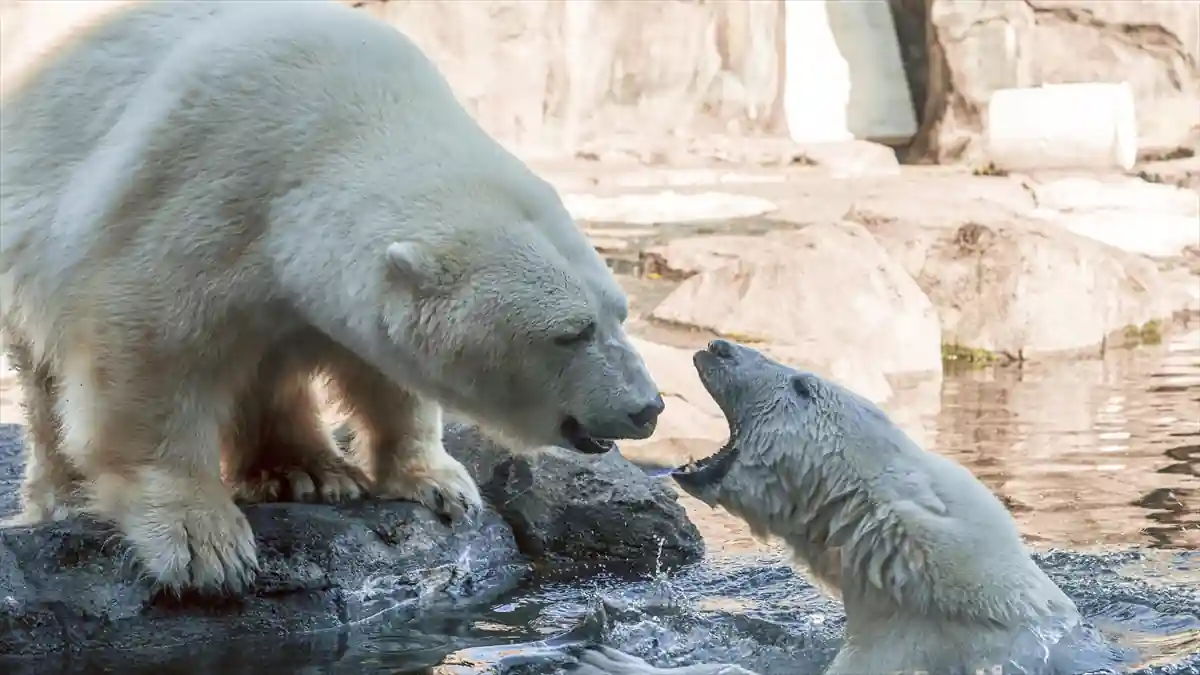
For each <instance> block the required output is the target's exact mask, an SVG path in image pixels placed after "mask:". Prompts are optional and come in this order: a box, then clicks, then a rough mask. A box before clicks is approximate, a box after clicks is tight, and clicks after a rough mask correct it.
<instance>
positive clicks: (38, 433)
mask: <svg viewBox="0 0 1200 675" xmlns="http://www.w3.org/2000/svg"><path fill="white" fill-rule="evenodd" d="M6 335H7V337H8V357H9V359H11V361H12V366H13V369H14V370H16V372H17V384H18V386H19V387H20V388H21V397H22V398H23V399H24V402H23V406H24V408H25V423H26V425H27V426H26V441H25V442H26V447H27V451H26V455H25V457H26V458H25V477H24V480H23V482H22V483H21V512H20V513H19V514H17V515H15V516H13V517H11V518H9V519H8V520H7V521H5V524H6V525H34V524H37V523H41V522H45V521H50V520H62V519H64V518H67V517H69V516H71V515H73V514H75V513H78V512H79V511H80V509H81V507H82V497H83V484H82V477H81V476H80V475H79V472H78V471H76V470H75V467H73V466H71V463H70V461H68V459H67V457H66V456H65V455H63V453H62V438H61V436H60V428H59V427H60V425H59V420H58V414H57V413H56V412H55V410H54V406H55V401H56V398H57V387H58V382H57V379H56V378H55V377H54V373H53V371H52V370H51V366H50V364H49V363H48V362H46V361H44V360H43V361H36V360H35V359H34V356H33V348H32V346H31V345H30V344H29V342H28V341H26V340H25V338H24V337H23V336H21V335H20V334H19V332H18V331H16V330H13V329H12V328H11V327H10V328H9V330H7V331H6Z"/></svg>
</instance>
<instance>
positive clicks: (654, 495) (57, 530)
mask: <svg viewBox="0 0 1200 675" xmlns="http://www.w3.org/2000/svg"><path fill="white" fill-rule="evenodd" d="M446 440H447V447H448V448H449V449H450V450H451V452H453V453H454V454H455V455H456V456H458V457H460V459H463V460H464V463H466V464H467V465H468V466H469V468H471V469H472V471H473V472H474V474H475V476H476V478H477V479H478V480H479V481H480V484H481V487H482V488H483V491H484V493H485V499H486V500H487V501H488V502H490V503H491V504H495V505H499V509H488V510H486V511H485V512H484V513H483V514H481V515H480V516H478V517H477V518H476V519H475V520H474V521H471V522H459V523H455V524H453V525H446V524H444V523H442V522H440V521H439V519H438V518H437V517H436V516H434V515H433V514H432V513H431V512H429V511H428V510H427V509H425V508H423V507H421V506H419V505H416V504H412V503H407V502H373V501H367V502H362V503H356V504H348V505H342V506H324V505H312V504H263V505H255V506H250V507H247V508H246V515H247V517H248V518H249V519H250V523H251V526H252V527H253V529H254V532H255V536H256V538H257V540H258V547H259V559H260V562H261V563H262V567H263V570H262V572H261V574H260V576H259V578H258V582H257V585H256V588H255V590H254V592H253V594H251V595H249V596H247V597H244V598H241V599H239V600H237V601H228V600H227V601H222V602H215V601H203V602H201V601H198V600H188V601H185V602H182V603H181V602H178V601H170V600H166V599H163V598H161V597H154V596H153V595H152V589H151V586H150V584H149V582H148V581H147V580H145V579H143V578H141V577H140V575H139V573H138V570H137V569H136V566H135V565H134V564H133V562H132V557H131V556H130V554H129V550H128V549H127V548H126V546H125V545H124V543H123V542H122V541H121V539H120V537H118V536H116V535H115V532H114V530H113V529H112V528H111V527H109V526H107V525H104V524H100V523H97V522H94V521H91V520H89V519H85V518H78V519H72V520H69V521H64V522H61V523H52V524H43V525H39V526H37V527H32V528H7V529H0V672H17V671H16V670H9V668H8V666H12V667H13V668H18V669H19V667H27V666H29V665H30V663H32V662H28V661H27V659H28V657H33V656H37V655H50V654H54V653H60V654H61V653H69V652H75V653H78V652H80V651H85V650H86V651H89V652H90V651H95V650H102V651H105V652H110V651H118V652H133V651H139V650H148V649H163V648H165V649H167V651H173V650H175V649H186V648H188V647H189V645H191V646H195V645H197V644H204V643H207V644H221V643H225V642H228V641H232V640H238V639H245V638H254V637H260V638H261V637H266V636H273V637H274V638H275V639H278V638H279V637H281V636H283V635H288V634H293V635H294V634H298V633H311V632H313V631H319V630H324V629H330V628H341V627H344V626H347V625H353V624H356V623H360V622H363V621H365V620H367V619H369V618H371V617H375V616H377V615H380V614H381V613H387V614H389V615H391V616H396V615H403V614H408V615H411V616H414V617H417V616H433V615H436V614H437V613H438V612H444V611H448V610H450V609H451V608H453V607H456V606H462V605H464V604H468V603H476V602H481V601H486V600H487V599H489V598H491V597H494V596H495V594H497V593H500V592H503V591H505V590H508V589H511V588H512V587H513V586H515V585H516V583H517V582H518V581H519V580H520V579H521V578H522V577H523V576H524V575H525V574H526V573H527V572H528V571H529V569H530V567H529V563H530V562H533V563H535V564H536V563H539V562H546V563H548V564H558V563H559V562H560V561H563V560H574V559H583V560H587V561H599V562H604V563H611V564H618V565H620V566H622V567H628V566H632V567H635V568H639V569H650V568H653V567H654V566H655V565H657V564H659V558H660V543H659V542H660V540H662V541H664V542H665V543H664V544H663V545H662V547H661V548H662V556H661V563H662V564H664V565H665V566H671V565H674V564H679V563H683V562H687V561H691V560H695V559H697V558H699V557H700V555H701V554H702V543H701V540H700V536H699V533H698V532H697V531H696V530H695V527H694V526H693V525H692V524H691V523H690V522H689V521H688V520H687V518H686V516H685V515H684V513H683V509H682V508H681V507H680V506H679V505H678V504H677V503H675V499H674V496H673V495H672V494H671V493H670V492H669V491H667V490H666V489H665V488H664V487H663V486H661V485H656V484H655V480H654V479H651V478H649V477H647V476H645V474H643V473H642V472H641V471H640V470H638V469H637V468H636V467H634V466H633V465H631V464H629V463H628V462H626V461H625V460H624V459H622V458H620V457H619V456H615V455H614V456H613V457H605V458H600V459H587V460H582V459H576V458H574V457H570V456H564V457H558V456H554V455H546V456H541V457H532V458H524V457H522V458H510V457H509V454H508V453H507V452H505V451H504V450H503V449H501V448H499V447H497V446H495V445H494V444H491V443H488V442H486V441H483V440H482V439H480V438H479V437H478V435H477V434H476V433H474V432H473V431H472V430H471V429H469V428H465V427H459V426H454V427H451V428H450V429H449V430H448V432H447V439H446ZM20 445H21V440H20V428H19V427H17V426H15V425H0V517H3V516H7V515H9V514H10V513H12V512H13V511H14V510H15V508H16V498H15V490H16V487H17V484H18V481H19V476H20V465H21V456H20V454H21V453H20ZM506 521H508V522H506ZM514 532H515V533H516V534H515V536H514ZM525 554H528V555H525ZM13 657H23V658H21V659H20V660H13ZM6 661H7V662H8V663H7V665H6ZM38 663H41V662H40V661H38ZM43 665H45V664H43ZM39 667H40V666H39Z"/></svg>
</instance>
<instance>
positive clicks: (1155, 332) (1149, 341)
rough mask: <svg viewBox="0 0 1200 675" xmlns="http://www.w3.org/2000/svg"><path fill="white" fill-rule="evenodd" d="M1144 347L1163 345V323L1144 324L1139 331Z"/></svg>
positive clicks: (1149, 322) (1152, 321) (1151, 322)
mask: <svg viewBox="0 0 1200 675" xmlns="http://www.w3.org/2000/svg"><path fill="white" fill-rule="evenodd" d="M1138 333H1139V334H1140V336H1141V338H1142V344H1144V345H1157V344H1162V341H1163V326H1162V322H1160V321H1155V320H1150V321H1147V322H1146V323H1144V324H1142V327H1141V329H1140V330H1139V331H1138Z"/></svg>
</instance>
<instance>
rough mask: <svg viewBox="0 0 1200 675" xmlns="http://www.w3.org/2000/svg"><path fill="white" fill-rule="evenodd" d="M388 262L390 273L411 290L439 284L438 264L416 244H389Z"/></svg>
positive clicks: (397, 242)
mask: <svg viewBox="0 0 1200 675" xmlns="http://www.w3.org/2000/svg"><path fill="white" fill-rule="evenodd" d="M387 262H388V267H389V268H390V271H391V272H392V273H393V274H395V275H396V276H397V277H398V278H399V279H400V280H402V281H403V282H404V283H405V284H406V285H408V286H409V287H411V288H414V289H424V288H428V287H429V286H430V285H431V284H436V283H437V277H438V269H437V262H436V261H434V260H433V258H431V257H429V254H428V253H426V252H425V249H424V247H422V246H421V245H420V244H418V243H416V242H412V241H396V242H392V243H391V244H388V247H387Z"/></svg>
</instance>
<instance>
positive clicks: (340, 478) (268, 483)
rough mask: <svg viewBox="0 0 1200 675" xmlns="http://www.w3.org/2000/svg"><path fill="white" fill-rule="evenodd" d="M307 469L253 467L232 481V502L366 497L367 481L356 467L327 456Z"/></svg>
mask: <svg viewBox="0 0 1200 675" xmlns="http://www.w3.org/2000/svg"><path fill="white" fill-rule="evenodd" d="M329 454H330V457H328V458H321V461H319V462H310V463H309V465H308V466H274V467H270V468H257V469H254V470H252V471H250V472H248V474H247V475H245V476H241V477H238V478H237V479H235V480H234V482H233V486H232V487H233V494H234V499H236V500H237V501H239V502H243V503H250V504H253V503H259V502H282V501H292V502H321V503H325V504H337V503H339V502H345V501H352V500H355V499H361V498H363V497H366V496H367V491H368V490H367V486H368V485H369V484H370V482H369V481H368V480H367V476H366V474H364V473H363V472H362V471H361V470H359V468H358V467H356V466H353V465H351V464H350V463H349V462H347V461H346V460H344V459H342V458H341V457H338V456H336V455H333V453H332V452H330V453H329Z"/></svg>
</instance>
